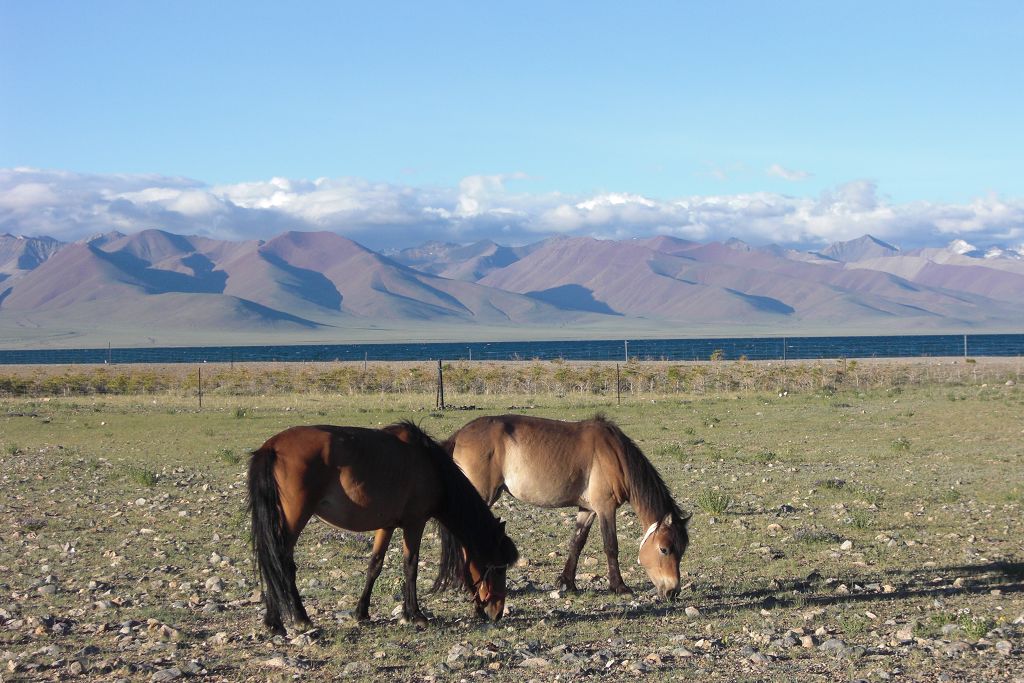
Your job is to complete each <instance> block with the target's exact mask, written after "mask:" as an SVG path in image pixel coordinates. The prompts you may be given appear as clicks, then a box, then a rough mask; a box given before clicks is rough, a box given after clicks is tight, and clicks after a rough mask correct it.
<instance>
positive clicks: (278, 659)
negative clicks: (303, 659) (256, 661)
mask: <svg viewBox="0 0 1024 683" xmlns="http://www.w3.org/2000/svg"><path fill="white" fill-rule="evenodd" d="M262 664H263V666H269V667H272V668H274V669H283V668H285V667H286V666H288V660H287V659H285V656H284V655H274V656H273V657H271V658H270V659H265V660H263V662H262Z"/></svg>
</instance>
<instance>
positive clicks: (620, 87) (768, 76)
mask: <svg viewBox="0 0 1024 683" xmlns="http://www.w3.org/2000/svg"><path fill="white" fill-rule="evenodd" d="M371 5H372V6H371ZM505 5H507V6H504V5H503V6H498V5H497V4H496V3H436V2H435V3H421V2H416V3H413V2H408V3H361V4H358V5H357V4H355V3H340V2H324V3H316V2H306V3H301V6H300V7H296V6H293V5H292V4H284V3H254V2H244V3H235V2H88V3H85V2H82V3H74V2H48V1H39V0H35V1H32V2H27V1H25V2H10V1H7V0H0V92H2V96H0V168H7V169H14V168H21V167H31V168H32V169H41V170H47V171H55V172H56V171H59V172H63V173H72V174H79V175H76V176H74V177H75V178H77V179H79V180H80V176H88V177H89V178H92V179H93V180H95V178H97V177H111V176H137V175H142V174H147V175H157V176H161V177H170V178H179V177H181V178H188V179H191V180H193V181H194V183H193V184H197V185H199V186H201V187H203V188H205V189H206V190H213V191H212V194H213V195H214V196H215V198H218V199H221V200H225V199H227V200H230V201H231V202H233V203H234V204H235V205H236V206H242V208H248V209H255V208H260V207H261V206H262V205H264V204H267V203H268V202H269V201H270V200H269V199H267V200H266V201H262V204H260V205H259V206H257V204H258V203H257V202H255V200H251V201H250V204H251V205H249V206H247V205H245V203H244V201H243V202H242V203H241V204H239V203H238V201H239V200H237V197H238V193H237V192H235V193H231V192H226V191H217V190H216V188H223V187H226V186H234V185H237V184H239V183H266V182H267V181H270V180H271V179H272V178H275V177H277V178H287V179H291V180H293V181H296V182H297V183H298V182H299V181H305V180H308V181H312V180H315V179H317V178H329V179H350V180H348V181H346V182H348V183H349V186H350V187H351V186H353V184H354V185H359V183H365V184H367V185H368V186H371V187H377V186H378V185H384V186H386V187H388V188H392V193H391V195H389V196H392V195H395V194H397V195H398V196H399V200H395V199H394V198H393V197H392V200H391V201H400V200H401V196H403V193H406V194H408V193H413V194H416V195H417V196H418V197H420V195H424V194H425V195H428V197H427V198H422V197H420V198H419V199H417V201H416V205H417V206H421V207H422V206H425V207H426V208H429V209H438V210H440V211H441V212H442V213H443V212H445V211H447V212H448V213H450V214H453V215H454V214H455V213H457V212H458V207H459V206H462V204H460V201H461V199H460V198H462V197H464V195H465V192H464V189H465V188H464V184H465V183H466V181H467V179H470V184H472V183H473V182H474V181H473V180H472V179H474V178H482V179H484V180H482V181H481V182H483V183H484V185H485V186H486V187H487V188H489V194H488V198H489V199H490V200H491V201H490V203H489V204H488V205H487V207H488V209H489V210H490V209H501V210H502V211H525V212H527V213H529V214H530V216H531V220H532V225H533V226H534V228H536V230H534V232H537V233H540V232H543V229H542V228H544V227H545V226H547V225H548V224H547V223H545V222H544V221H542V220H540V219H539V218H538V216H540V215H541V213H542V212H543V211H548V210H550V209H551V207H552V206H554V204H553V203H552V201H551V196H552V195H553V194H555V193H557V194H559V195H562V196H565V197H568V198H570V200H569V201H570V203H571V204H573V206H576V205H578V204H579V203H580V202H581V201H582V202H585V201H586V200H587V199H588V198H592V197H601V196H642V197H645V198H652V199H653V200H655V201H658V202H662V201H664V202H668V201H673V200H677V199H679V198H692V197H707V196H712V197H724V196H741V197H747V196H750V195H753V194H756V193H769V194H771V195H773V196H779V197H789V198H793V197H796V198H808V199H814V200H815V201H818V202H821V200H822V197H823V196H826V195H827V196H829V197H835V196H837V195H839V194H842V193H843V192H846V191H847V190H848V189H849V188H850V187H852V188H853V190H854V191H858V192H859V190H858V189H857V188H858V187H862V186H864V184H867V185H870V187H871V193H872V195H873V199H871V200H870V202H869V203H871V202H874V204H873V205H874V206H876V207H877V205H878V204H879V203H882V204H884V205H886V206H892V207H896V208H898V209H899V208H901V207H908V206H916V205H917V204H916V203H922V202H923V203H927V204H928V206H929V207H931V206H933V205H940V206H943V207H947V208H948V207H965V206H970V205H971V203H972V202H975V201H978V199H979V198H985V197H988V198H990V199H991V198H992V197H998V198H999V201H1000V202H1002V203H1006V202H1011V203H1013V204H1014V206H1016V203H1017V201H1018V200H1019V199H1020V198H1021V196H1022V194H1024V192H1022V187H1024V182H1022V181H1024V172H1022V170H1021V164H1020V159H1021V158H1022V157H1024V132H1022V130H1024V126H1022V124H1021V122H1022V121H1024V82H1022V81H1024V76H1022V74H1024V3H1021V2H1019V1H1015V2H978V3H966V2H965V3H949V2H885V3H882V2H878V3H875V2H856V3H855V2H771V3H769V2H722V3H717V2H716V3H710V2H707V3H692V2H685V3H684V2H666V3H638V4H636V5H633V6H627V5H625V4H624V3H506V4H505ZM9 175H10V174H9ZM63 177H64V182H65V185H60V183H59V182H58V181H52V180H51V181H47V182H50V183H51V185H52V187H53V188H55V190H54V191H55V192H56V193H57V194H59V195H60V196H61V197H62V198H64V199H66V195H67V193H68V192H70V191H71V190H68V189H67V183H68V182H69V181H67V176H63ZM353 179H358V182H357V181H356V180H353ZM36 180H37V181H38V180H39V179H38V177H37V178H36ZM23 181H24V178H23V177H21V176H18V177H17V178H15V179H13V180H12V179H11V177H8V178H7V185H6V188H7V190H10V189H11V188H12V187H15V185H16V184H17V183H19V182H23ZM76 182H77V181H76ZM90 182H92V181H90ZM118 182H120V180H116V179H115V180H111V181H110V185H111V188H112V189H111V190H110V192H108V194H110V193H111V192H114V193H116V192H120V191H122V190H123V188H120V186H119V185H118V184H117V183H118ZM53 183H56V185H53ZM488 183H489V184H488ZM851 183H853V184H854V185H853V186H851V185H850V184H851ZM37 184H38V183H37ZM154 184H155V185H160V186H161V187H162V186H164V185H167V184H170V185H173V184H174V182H169V183H166V182H163V181H161V182H156V181H154ZM844 188H846V189H844ZM20 192H21V194H19V195H17V197H16V199H17V198H20V197H23V196H25V195H26V194H32V193H31V192H29V191H27V190H24V189H22V190H21V191H20ZM33 196H35V197H36V199H37V200H38V197H39V196H41V195H38V194H37V195H33ZM152 196H154V195H153V194H152V193H151V194H150V195H147V196H146V197H147V201H150V199H152ZM359 196H360V197H361V198H362V199H361V200H360V201H369V200H366V197H365V193H364V194H360V195H359ZM510 196H511V197H510ZM430 197H441V198H442V199H444V198H447V199H444V201H439V202H435V203H438V204H439V205H438V206H433V205H432V203H431V201H429V199H430ZM524 197H533V198H534V199H535V200H536V201H535V202H534V203H535V204H536V206H534V204H531V203H530V201H528V199H524ZM499 198H500V201H498V199H499ZM445 201H447V203H445ZM271 203H272V202H271ZM613 203H614V202H613ZM12 204H16V205H17V206H18V207H19V208H20V209H25V207H26V206H27V205H26V204H23V203H19V202H18V201H15V200H9V201H8V202H7V205H12ZM2 206H3V202H2V201H0V209H2ZM33 206H36V207H37V208H38V206H39V204H38V202H37V204H34V205H33ZM163 208H164V209H166V208H167V207H166V206H164V207H163ZM263 208H266V207H263ZM26 210H27V209H26ZM182 215H185V216H188V215H190V214H188V213H187V212H185V213H184V214H182ZM296 215H298V214H296ZM316 215H317V216H322V215H323V214H322V213H317V214H316ZM462 215H463V217H464V218H465V216H466V215H468V214H467V213H466V212H465V211H464V212H463V214H462ZM497 215H499V216H500V215H501V212H500V211H499V212H498V214H497ZM928 215H932V214H930V213H929V214H928ZM944 215H945V214H944ZM1016 215H1017V214H1016V213H1014V214H1013V216H1014V218H1012V220H1017V219H1016ZM306 218H308V216H306ZM492 218H493V216H492ZM236 219H237V217H236ZM373 220H378V219H373ZM659 220H661V223H659ZM687 220H688V221H691V222H692V220H693V217H692V216H690V215H689V214H688V218H687ZM925 220H929V219H927V218H926V219H925ZM371 222H372V220H371ZM500 222H501V221H498V223H500ZM1011 222H1012V221H1011ZM313 223H314V224H315V223H316V221H313ZM484 223H485V224H486V225H493V224H494V222H493V221H491V222H490V223H488V222H486V221H485V222H484ZM918 223H919V219H918V218H914V219H913V220H910V221H903V222H901V223H900V224H899V225H898V226H890V228H889V229H890V231H892V232H893V234H891V235H890V236H891V237H898V236H899V235H898V234H896V233H899V231H900V230H903V231H908V232H909V231H913V230H918V231H921V230H923V228H921V227H920V226H919V225H918ZM0 225H6V226H7V227H8V228H10V227H11V226H14V227H18V226H22V227H26V229H27V230H29V231H31V230H32V229H34V226H36V227H39V226H37V224H35V223H32V222H31V221H25V220H22V219H21V218H18V217H16V216H15V217H13V218H12V217H11V216H10V215H8V216H7V219H6V221H5V220H4V219H3V217H2V216H0ZM39 225H40V226H45V224H39ZM486 225H485V226H484V227H479V226H478V229H476V230H475V232H474V231H472V230H471V231H464V233H461V234H464V235H465V236H467V237H469V236H474V237H475V236H477V235H478V234H483V233H484V232H486ZM651 226H653V227H652V228H651V229H655V228H658V229H662V230H663V231H671V229H672V228H673V224H672V221H671V220H669V221H667V222H665V221H664V220H662V219H658V220H654V221H653V222H652V223H651ZM1000 226H1001V227H999V228H998V229H995V230H991V231H988V232H985V235H986V237H990V238H991V239H997V238H1002V239H1009V240H1013V239H1016V237H1017V236H1018V235H1019V233H1017V232H1013V231H1012V230H1011V229H1009V228H1008V227H1007V225H1006V217H1005V216H1003V218H1002V219H1001V222H1000ZM327 227H331V225H327ZM506 227H507V226H506ZM626 227H627V226H625V225H618V226H617V227H616V229H617V230H620V232H621V230H622V229H625V228H626ZM968 228H970V226H968ZM39 229H42V227H39ZM554 229H555V230H556V231H557V230H558V229H559V228H558V226H555V228H554ZM584 229H585V228H584ZM980 230H981V229H980V228H976V230H975V231H976V232H977V231H980ZM986 230H987V229H986ZM198 231H199V232H203V231H207V232H211V233H212V232H214V230H213V229H212V228H211V227H210V226H208V225H205V224H204V225H200V226H199V228H198ZM236 232H237V231H236ZM450 232H451V231H450ZM882 232H884V231H882ZM932 232H938V233H942V234H943V236H946V234H947V233H949V232H950V231H948V230H947V231H943V230H941V229H933V230H932ZM452 234H459V229H454V232H453V233H452ZM601 234H609V235H614V234H619V233H616V232H615V231H606V232H604V233H601ZM681 234H687V233H686V232H685V231H682V232H681ZM788 234H789V233H780V235H781V237H782V238H783V239H785V238H786V236H787V235H788ZM794 235H795V238H794V239H791V240H790V241H793V242H799V241H805V242H811V241H814V239H815V238H817V237H821V238H822V239H826V238H827V237H828V235H826V234H824V233H822V234H821V235H818V234H817V233H815V232H814V231H813V230H812V231H811V232H810V233H807V232H806V231H805V233H800V234H797V233H793V235H791V236H794ZM835 235H837V236H844V235H846V233H845V232H843V231H841V230H840V231H836V232H835ZM705 236H711V237H716V236H718V234H717V232H714V230H712V231H711V232H709V233H707V235H705ZM771 236H772V235H767V237H771ZM776 237H777V236H776ZM1022 239H1024V237H1022Z"/></svg>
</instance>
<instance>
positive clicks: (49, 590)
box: [36, 583, 57, 595]
mask: <svg viewBox="0 0 1024 683" xmlns="http://www.w3.org/2000/svg"><path fill="white" fill-rule="evenodd" d="M36 592H37V593H39V594H40V595H56V594H57V585H56V584H53V583H47V584H44V585H42V586H40V587H39V588H37V589H36Z"/></svg>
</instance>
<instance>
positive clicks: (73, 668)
mask: <svg viewBox="0 0 1024 683" xmlns="http://www.w3.org/2000/svg"><path fill="white" fill-rule="evenodd" d="M83 671H85V666H83V665H82V663H81V662H80V661H78V660H77V659H76V660H75V661H73V662H71V664H69V665H68V673H69V674H71V675H72V676H78V675H79V674H81V673H82V672H83Z"/></svg>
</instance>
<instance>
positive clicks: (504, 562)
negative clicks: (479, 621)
mask: <svg viewBox="0 0 1024 683" xmlns="http://www.w3.org/2000/svg"><path fill="white" fill-rule="evenodd" d="M501 530H502V538H501V541H500V543H499V545H498V552H497V556H496V557H492V558H488V559H487V560H482V559H480V558H476V559H474V558H471V557H468V556H467V557H466V585H467V586H468V587H469V588H470V590H471V591H472V593H473V603H474V605H475V607H476V613H477V614H478V615H479V616H481V617H487V618H488V619H490V620H491V621H498V620H499V619H501V616H502V615H503V614H504V613H505V597H506V596H507V595H508V587H507V581H506V579H507V574H508V566H509V565H510V564H512V563H514V562H515V561H516V560H517V559H519V551H518V550H517V549H516V544H515V543H513V542H512V539H511V538H509V537H508V536H506V535H505V522H501Z"/></svg>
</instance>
